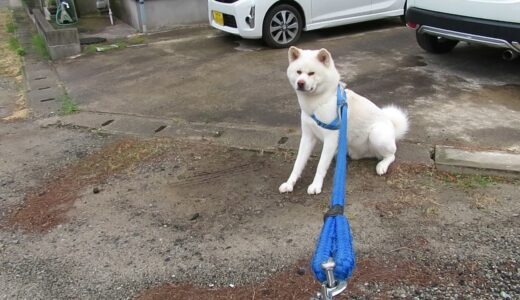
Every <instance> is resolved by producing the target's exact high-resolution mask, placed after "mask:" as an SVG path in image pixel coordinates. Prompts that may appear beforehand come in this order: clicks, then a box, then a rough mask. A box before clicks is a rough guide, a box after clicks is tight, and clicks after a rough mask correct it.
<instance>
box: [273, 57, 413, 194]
mask: <svg viewBox="0 0 520 300" xmlns="http://www.w3.org/2000/svg"><path fill="white" fill-rule="evenodd" d="M287 77H289V81H290V83H291V85H292V86H293V88H294V89H295V90H296V95H297V96H298V103H299V104H300V108H301V123H302V124H301V126H302V137H301V141H300V148H299V150H298V155H297V157H296V162H295V163H294V168H293V170H292V173H291V175H290V176H289V179H287V181H286V182H284V183H283V184H282V185H280V188H279V190H280V193H287V192H292V190H293V188H294V184H295V183H296V181H297V180H298V178H299V177H300V175H301V173H302V171H303V168H304V167H305V164H306V163H307V160H308V159H309V156H310V155H311V152H312V150H313V148H314V146H315V144H316V141H317V140H320V141H322V142H323V149H322V152H321V157H320V161H319V163H318V168H317V170H316V175H315V176H314V180H313V182H312V184H311V185H310V186H309V188H308V189H307V193H309V194H319V193H321V189H322V185H323V179H324V178H325V175H326V174H327V169H328V168H329V165H330V163H331V161H332V158H333V157H334V155H335V153H336V149H337V146H338V132H339V130H330V129H326V128H323V127H320V125H318V122H317V120H319V121H321V122H322V123H330V122H332V121H334V120H336V118H337V117H338V106H337V96H336V95H337V94H336V92H337V88H338V85H339V84H342V83H340V76H339V73H338V71H337V70H336V67H335V66H334V61H333V60H332V57H331V55H330V53H329V52H328V51H327V50H325V49H321V50H301V49H298V48H296V47H291V48H290V49H289V67H288V68H287ZM341 88H342V89H343V88H344V87H343V85H342V87H341ZM345 92H346V96H347V104H348V155H349V156H350V158H352V159H361V158H369V157H376V158H377V159H380V161H379V163H378V164H377V166H376V173H377V174H379V175H383V174H385V173H386V171H387V170H388V166H390V164H391V163H392V162H393V161H394V160H395V151H396V144H395V142H396V140H398V139H400V138H402V137H403V136H404V135H405V133H406V132H407V131H408V118H407V116H406V113H405V112H403V111H402V110H401V109H399V108H397V107H395V106H387V107H384V108H382V109H381V108H379V107H377V106H376V105H375V104H374V103H372V102H371V101H370V100H368V99H366V98H364V97H362V96H360V95H358V94H356V93H354V92H353V91H351V90H349V89H345ZM316 119H317V120H316Z"/></svg>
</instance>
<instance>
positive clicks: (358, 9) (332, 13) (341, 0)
mask: <svg viewBox="0 0 520 300" xmlns="http://www.w3.org/2000/svg"><path fill="white" fill-rule="evenodd" d="M371 2H372V0H312V4H311V5H312V9H311V10H312V23H314V24H315V23H322V22H333V21H338V20H341V19H346V18H351V17H356V16H361V15H366V14H370V11H371Z"/></svg>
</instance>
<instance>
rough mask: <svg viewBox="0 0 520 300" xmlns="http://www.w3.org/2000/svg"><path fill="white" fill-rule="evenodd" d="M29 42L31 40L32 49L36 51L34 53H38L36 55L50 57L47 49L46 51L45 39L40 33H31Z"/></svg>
mask: <svg viewBox="0 0 520 300" xmlns="http://www.w3.org/2000/svg"><path fill="white" fill-rule="evenodd" d="M31 42H32V45H33V48H34V50H35V51H36V53H38V55H39V56H40V57H41V58H44V59H49V58H50V55H49V51H47V45H46V44H45V40H44V39H43V37H42V36H41V35H39V34H35V35H33V37H32V40H31Z"/></svg>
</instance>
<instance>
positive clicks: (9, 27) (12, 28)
mask: <svg viewBox="0 0 520 300" xmlns="http://www.w3.org/2000/svg"><path fill="white" fill-rule="evenodd" d="M5 31H6V32H7V33H14V32H15V31H16V25H15V24H14V22H13V21H11V20H10V21H9V22H7V24H5Z"/></svg>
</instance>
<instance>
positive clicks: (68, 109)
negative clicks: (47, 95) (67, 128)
mask: <svg viewBox="0 0 520 300" xmlns="http://www.w3.org/2000/svg"><path fill="white" fill-rule="evenodd" d="M60 100H61V108H60V114H61V115H64V116H66V115H70V114H73V113H75V112H77V111H78V104H76V102H74V100H73V99H72V98H71V97H70V96H69V95H64V96H63V97H61V99H60Z"/></svg>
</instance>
